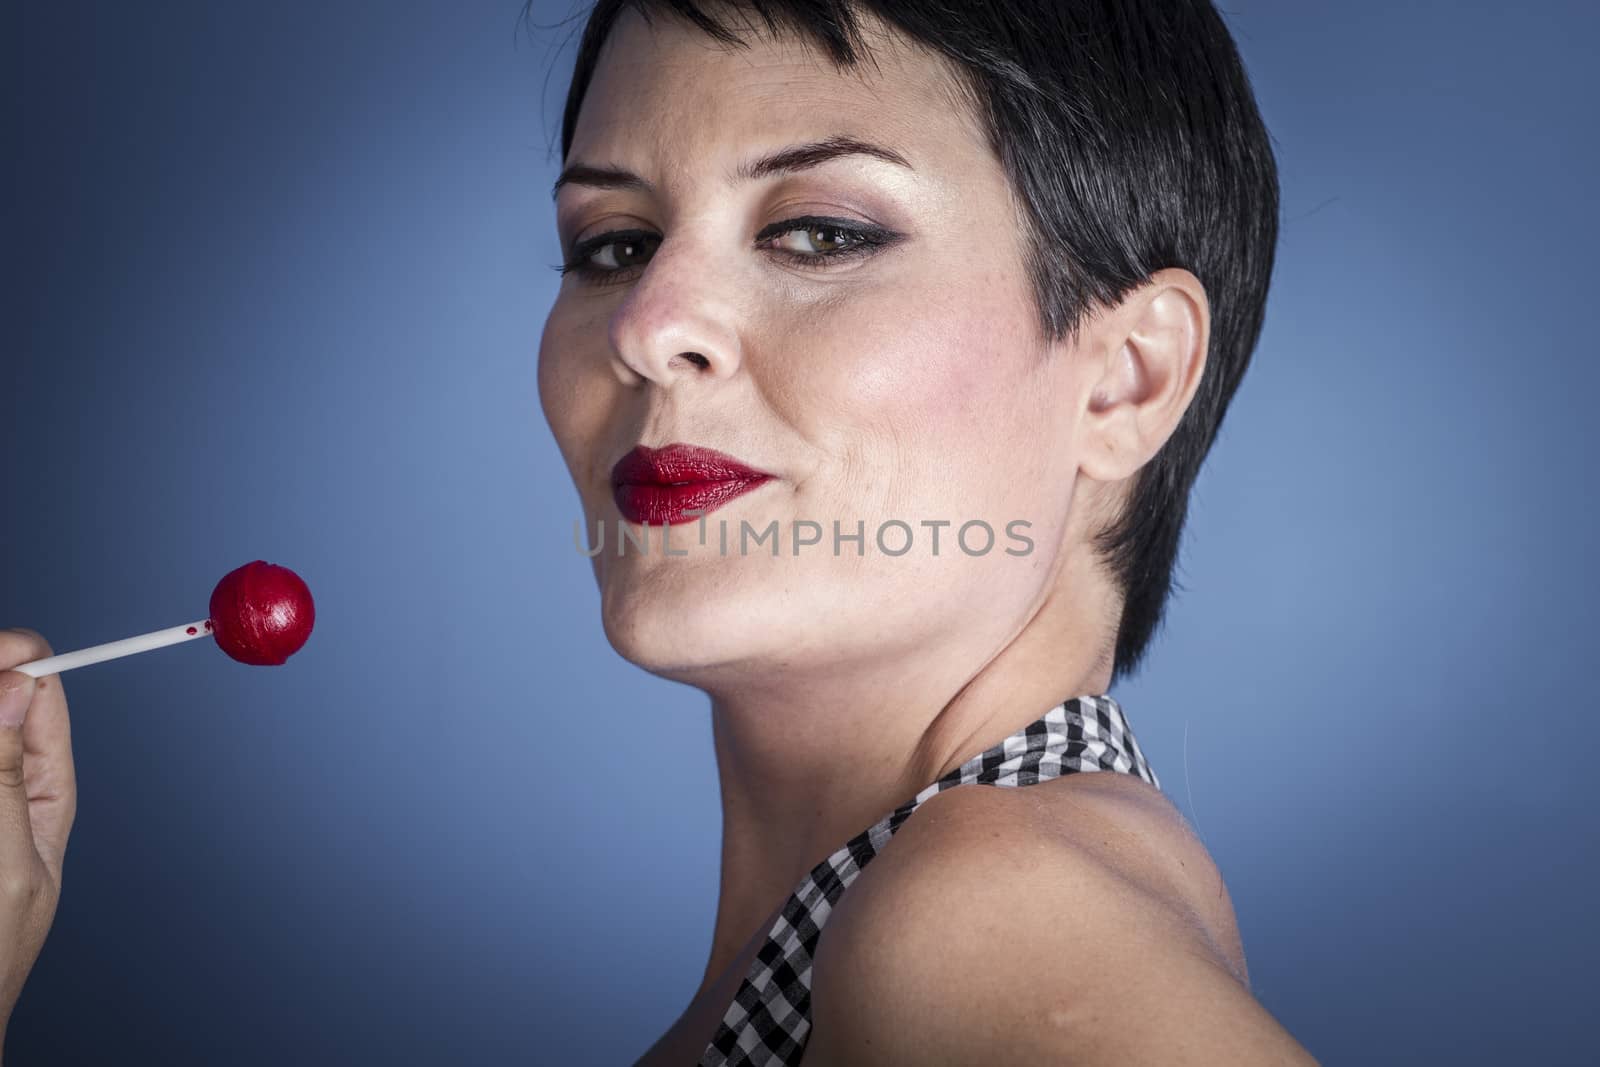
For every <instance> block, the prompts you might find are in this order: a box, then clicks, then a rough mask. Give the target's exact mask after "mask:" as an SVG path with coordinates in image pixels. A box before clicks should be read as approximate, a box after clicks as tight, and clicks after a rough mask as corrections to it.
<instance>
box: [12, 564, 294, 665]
mask: <svg viewBox="0 0 1600 1067" xmlns="http://www.w3.org/2000/svg"><path fill="white" fill-rule="evenodd" d="M316 616H317V611H316V606H315V605H314V604H312V602H311V590H310V589H308V588H307V587H306V583H305V582H303V581H301V580H300V576H299V575H298V574H296V573H295V572H294V571H292V570H290V569H289V568H288V567H280V566H278V565H277V564H276V563H268V562H266V561H265V560H260V559H258V560H254V561H252V562H250V563H246V564H245V565H244V566H243V567H237V568H235V569H233V570H231V571H229V572H228V573H227V574H224V575H223V576H222V581H220V582H218V583H217V587H216V588H215V589H213V590H212V591H211V617H210V618H208V619H199V620H197V621H195V622H191V623H187V624H183V625H179V626H169V627H167V628H166V629H165V630H152V631H151V632H150V633H147V634H140V635H139V636H138V637H128V638H124V639H123V640H121V641H109V642H107V643H106V644H103V645H92V646H90V647H89V648H80V649H78V650H77V651H76V652H63V653H61V654H60V655H58V656H49V657H47V658H45V659H36V660H34V661H33V662H32V663H24V664H22V665H20V666H17V667H13V668H11V669H12V670H14V671H21V672H22V673H23V674H31V675H33V677H35V678H40V677H43V676H44V675H46V674H57V673H59V672H61V671H69V670H71V669H72V668H74V667H83V666H87V665H88V664H90V663H100V662H102V661H104V660H108V659H116V658H117V657H118V656H131V655H133V654H134V653H135V652H146V651H148V650H150V649H152V648H162V647H164V646H166V645H175V644H177V643H178V642H179V641H192V640H194V639H195V638H196V637H204V636H205V635H206V634H208V633H215V634H216V638H217V647H219V648H221V649H222V651H224V652H226V653H227V654H228V655H230V656H232V657H233V658H234V659H236V660H238V661H239V662H240V663H249V664H252V665H254V666H258V667H276V666H278V665H280V664H282V663H283V662H284V661H285V660H287V659H288V658H289V657H290V656H292V655H294V654H295V653H296V652H298V651H300V649H301V647H302V646H303V645H304V644H305V643H306V639H307V638H308V637H310V636H311V626H312V624H313V623H314V622H315V621H316Z"/></svg>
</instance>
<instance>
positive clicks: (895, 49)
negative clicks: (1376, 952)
mask: <svg viewBox="0 0 1600 1067" xmlns="http://www.w3.org/2000/svg"><path fill="white" fill-rule="evenodd" d="M669 7H670V8H671V9H673V10H667V8H669ZM763 7H764V10H765V12H766V13H767V14H766V17H764V18H759V19H752V18H750V17H749V15H750V11H749V9H748V6H746V5H733V4H723V5H718V6H716V7H715V9H713V8H712V7H710V6H707V7H704V8H697V7H694V6H692V5H690V4H688V3H677V2H675V3H672V4H670V5H647V4H630V3H627V2H625V0H602V2H601V3H599V4H598V5H596V7H595V8H594V9H593V10H592V11H591V13H590V17H589V22H588V25H587V28H586V32H585V34H584V36H583V40H582V43H581V45H580V50H579V55H578V59H577V64H576V69H575V73H574V79H573V84H572V89H571V92H570V95H569V98H568V103H567V108H566V118H565V123H564V129H563V138H562V140H563V143H562V150H563V165H564V169H563V171H562V175H561V178H560V180H559V181H558V182H557V187H556V190H555V198H556V222H557V228H558V231H559V236H560V241H561V245H562V250H563V259H564V262H563V264H562V265H561V268H560V269H561V271H562V274H563V278H562V283H561V288H560V291H559V294H558V296H557V298H556V301H555V304H554V306H553V307H552V309H551V311H550V314H549V318H548V321H547V323H546V327H545V331H544V336H543V338H542V342H541V348H540V353H539V388H540V396H541V401H542V404H543V408H544V412H545V415H546V417H547V418H548V420H549V422H550V425H551V428H552V430H553V431H554V434H555V437H556V440H557V442H558V444H559V446H560V448H561V451H562V453H563V456H564V458H565V460H566V462H567V464H568V467H569V469H570V471H571V473H572V476H573V478H574V481H575V484H576V486H577V488H578V492H579V497H580V501H581V504H582V509H583V512H584V523H585V525H586V526H587V528H588V531H590V533H591V538H592V540H593V542H596V543H597V547H598V550H597V551H595V552H594V554H593V556H592V565H593V567H594V571H595V575H596V579H597V582H598V585H599V588H600V594H601V610H602V615H603V619H604V624H605V628H606V633H607V635H608V637H609V639H610V640H611V642H612V643H613V645H614V646H615V647H616V648H617V650H618V651H619V652H620V653H621V654H622V655H623V656H624V657H625V658H627V659H628V660H630V661H632V662H633V663H636V664H638V665H640V666H642V667H644V668H645V669H647V670H650V671H652V672H654V673H656V674H658V675H661V676H662V677H665V678H670V679H674V680H677V681H681V682H685V683H687V684H690V685H693V686H696V687H698V688H700V689H702V690H704V691H705V692H706V693H707V694H708V696H709V697H710V705H711V712H712V721H713V726H714V731H713V735H714V740H715V749H716V757H717V767H718V773H719V777H720V784H721V795H722V802H723V814H724V825H723V848H722V873H721V886H720V897H719V903H718V909H717V918H716V926H715V930H714V934H713V939H712V944H711V947H710V953H709V960H708V963H707V966H706V970H705V974H704V978H703V980H702V982H701V984H700V987H699V989H698V990H696V991H695V993H694V995H693V996H692V997H691V998H690V1001H689V1003H688V1005H687V1007H686V1008H685V1010H684V1012H683V1014H682V1016H681V1017H680V1018H679V1019H678V1020H677V1022H676V1023H675V1024H674V1025H673V1026H672V1027H671V1028H670V1029H669V1030H668V1031H667V1032H666V1033H665V1034H664V1035H662V1037H661V1038H660V1040H658V1041H657V1042H656V1043H655V1044H654V1045H653V1046H652V1047H651V1048H650V1049H649V1050H648V1051H647V1052H646V1053H645V1055H644V1057H643V1058H642V1060H641V1061H640V1062H641V1063H643V1064H647V1065H654V1064H672V1065H681V1064H687V1063H700V1064H706V1065H716V1064H735V1063H751V1064H794V1063H799V1062H801V1060H802V1057H803V1059H804V1062H805V1063H806V1064H807V1065H808V1067H828V1065H841V1064H977V1063H989V1062H1011V1061H1022V1060H1027V1061H1029V1062H1051V1063H1075V1064H1076V1063H1083V1064H1100V1063H1106V1064H1111V1063H1117V1064H1124V1063H1139V1064H1143V1063H1149V1064H1156V1063H1160V1064H1167V1063H1173V1062H1179V1061H1182V1062H1191V1063H1211V1062H1215V1063H1228V1064H1266V1063H1303V1062H1310V1058H1309V1056H1308V1055H1307V1054H1306V1052H1305V1050H1303V1049H1302V1048H1300V1046H1299V1045H1298V1044H1296V1042H1295V1041H1294V1040H1293V1038H1292V1037H1291V1036H1290V1035H1289V1034H1287V1033H1286V1032H1285V1031H1284V1030H1283V1029H1282V1027H1280V1026H1279V1025H1278V1024H1277V1023H1276V1022H1275V1021H1274V1020H1273V1019H1272V1018H1271V1016H1270V1015H1269V1014H1268V1013H1267V1012H1266V1011H1265V1010H1264V1009H1263V1008H1262V1007H1261V1006H1260V1005H1259V1004H1258V1003H1257V1002H1256V1001H1255V999H1254V998H1253V996H1252V995H1251V993H1250V989H1249V980H1248V973H1247V970H1246V962H1245V959H1244V955H1243V950H1242V946H1241V944H1240V940H1239V935H1238V931H1237V927H1236V923H1235V918H1234V915H1233V912H1232V907H1231V904H1230V903H1229V900H1228V896H1227V892H1226V889H1225V887H1224V886H1223V884H1222V881H1221V878H1220V877H1219V875H1218V872H1217V869H1216V867H1215V865H1214V864H1213V863H1212V862H1211V859H1210V857H1209V856H1208V855H1207V854H1206V852H1205V850H1204V848H1203V847H1202V846H1201V845H1200V844H1199V842H1198V841H1197V840H1196V838H1195V837H1194V835H1193V834H1191V833H1190V832H1189V830H1188V828H1187V826H1186V825H1185V823H1184V821H1183V819H1182V817H1181V815H1180V814H1179V813H1178V812H1177V811H1176V809H1175V808H1174V807H1173V806H1172V805H1171V804H1170V803H1169V802H1168V801H1167V799H1166V797H1165V796H1164V795H1163V794H1162V793H1161V791H1160V788H1159V781H1158V779H1157V778H1156V775H1155V774H1154V772H1153V771H1152V770H1151V769H1150V767H1149V765H1148V764H1147V762H1146V761H1145V759H1144V757H1143V754H1142V753H1141V752H1140V750H1139V747H1138V744H1137V742H1136V741H1135V739H1134V735H1133V732H1132V730H1131V728H1130V726H1129V723H1128V720H1127V718H1126V717H1125V716H1124V714H1123V712H1122V709H1121V708H1120V707H1119V705H1118V704H1117V702H1116V701H1115V700H1114V699H1113V698H1112V697H1110V696H1109V694H1108V693H1107V690H1108V689H1109V688H1110V687H1111V686H1112V684H1113V683H1115V682H1116V681H1117V680H1118V679H1119V678H1121V677H1126V675H1127V674H1128V672H1129V671H1131V670H1132V669H1133V668H1135V667H1136V666H1137V664H1138V663H1139V662H1140V660H1141V658H1142V656H1143V655H1144V652H1145V649H1146V646H1147V645H1148V643H1149V641H1150V638H1151V635H1152V634H1153V633H1154V631H1155V628H1156V625H1157V623H1158V622H1159V620H1160V617H1161V613H1162V610H1163V606H1164V603H1165V600H1166V597H1167V594H1168V591H1169V588H1170V583H1171V569H1172V565H1173V560H1174V558H1175V554H1176V550H1177V545H1178V540H1179V535H1180V533H1181V529H1182V524H1183V518H1184V513H1185V507H1186V499H1187V494H1188V490H1189V487H1190V486H1191V485H1192V483H1193V481H1194V478H1195V475H1196V472H1197V470H1198V467H1199V465H1200V462H1201V460H1202V459H1203V458H1204V455H1205V453H1206V451H1207V449H1208V448H1209V445H1210V443H1211V440H1212V438H1213V436H1214V435H1215V433H1216V430H1217V426H1218V424H1219V423H1220V421H1221V419H1222V416H1223V413H1224V411H1225V410H1226V406H1227V403H1228V400H1229V399H1230V398H1231V396H1232V394H1233V392H1234V390H1235V389H1236V387H1237V385H1238V382H1239V379H1240V376H1241V375H1242V373H1243V371H1244V368H1245V366H1246V364H1247V363H1248V360H1249V357H1250V353H1251V350H1252V349H1253V348H1254V345H1255V342H1256V338H1257V335H1258V333H1259V330H1260V324H1261V319H1262V313H1263V307H1264V303H1265V298H1266V291H1267V283H1268V278H1269V275H1270V273H1271V265H1272V258H1273V245H1274V242H1275V240H1276V232H1277V229H1276V212H1277V184H1276V171H1275V167H1274V164H1273V160H1272V155H1271V151H1270V148H1269V145H1268V143H1267V136H1266V131H1265V130H1264V128H1263V126H1262V123H1261V120H1260V116H1259V114H1258V112H1257V110H1256V107H1255V104H1254V102H1253V99H1252V97H1251V94H1250V90H1249V87H1248V83H1247V81H1246V79H1245V77H1244V74H1243V72H1242V70H1241V67H1240V63H1239V59H1238V56H1237V54H1236V52H1235V49H1234V47H1233V44H1232V41H1231V39H1230V38H1229V36H1228V34H1227V31H1226V29H1225V28H1224V27H1223V25H1222V23H1221V22H1220V20H1219V18H1218V17H1217V15H1216V13H1215V12H1214V10H1213V9H1212V8H1211V6H1210V4H1209V3H1206V2H1174V0H1148V2H1142V3H1141V2H1128V3H1123V4H1102V3H1088V2H1083V3H1063V2H1055V3H1050V2H1045V0H1039V2H1035V3H1016V2H1013V3H1002V4H965V5H956V4H947V5H940V4H932V3H929V4H917V3H862V4H859V5H855V6H853V7H846V6H843V5H840V4H833V3H818V2H810V3H802V2H792V3H768V4H765V5H763ZM652 10H653V11H654V14H652ZM618 533H620V534H622V535H623V536H622V537H621V539H619V538H618V537H617V534H618ZM608 534H609V536H608ZM619 550H620V551H619ZM50 654H51V650H50V649H49V647H48V646H47V645H46V644H45V643H44V641H43V639H42V638H40V637H39V636H38V635H37V634H35V633H33V632H32V631H22V630H13V631H7V632H4V633H0V656H4V657H9V658H8V659H0V663H6V664H9V665H15V664H18V663H22V662H26V661H28V660H30V659H35V658H41V657H43V656H47V655H50ZM3 677H4V678H5V679H8V680H9V679H13V678H14V677H16V678H20V677H22V676H12V675H5V676H3ZM39 686H40V687H41V688H40V689H39V690H38V691H37V692H34V690H33V685H32V683H31V681H30V682H28V683H27V684H26V686H25V692H23V693H22V694H20V695H19V696H17V697H16V698H15V699H14V700H12V701H11V703H10V705H9V707H10V710H11V711H12V712H13V713H17V712H18V709H20V710H21V711H25V712H26V713H27V715H28V720H27V724H26V727H25V731H24V732H19V731H18V730H16V729H15V728H11V729H7V730H4V731H0V733H3V735H4V736H3V737H0V769H3V770H4V771H5V772H6V773H5V774H4V775H0V785H5V783H6V782H9V783H11V784H9V785H5V788H6V789H7V790H8V792H6V794H5V797H4V798H3V800H4V802H5V804H6V813H7V818H6V819H5V820H3V822H0V826H3V827H4V829H3V833H4V835H5V836H4V841H3V848H4V849H5V853H4V855H5V862H6V867H5V871H6V885H7V887H8V889H9V892H8V894H7V896H6V901H7V904H6V908H7V911H6V916H7V926H6V927H5V929H4V930H3V931H0V933H3V934H4V935H5V936H6V937H7V938H8V940H5V941H3V942H0V951H4V952H6V953H7V955H6V958H5V963H6V966H7V981H6V984H5V986H4V990H5V992H6V994H7V995H8V996H9V998H10V999H9V1000H7V1001H5V1002H4V1004H0V1007H3V1008H5V1009H6V1014H7V1015H9V1008H10V1006H11V1004H13V1003H14V1002H15V997H16V993H17V991H18V990H20V988H21V984H22V981H23V979H24V978H25V977H26V974H27V972H28V969H29V968H30V967H31V965H32V962H33V959H34V958H35V957H36V956H37V953H38V949H39V946H40V944H42V942H43V937H44V932H45V931H46V930H47V929H48V926H49V923H50V921H51V919H52V917H53V914H54V894H55V892H56V891H57V889H56V887H59V882H60V860H61V856H62V854H63V851H64V848H65V839H66V833H67V831H68V829H69V828H70V825H71V813H72V810H73V803H74V798H75V796H76V793H75V788H74V787H73V784H72V776H71V758H70V746H69V742H68V738H67V731H66V724H67V712H66V704H65V701H64V698H63V695H62V691H61V687H60V684H59V679H56V678H54V677H49V678H46V679H43V680H41V681H40V682H39ZM29 700H31V701H32V707H31V709H30V708H29V705H28V701H29ZM5 710H6V707H4V706H0V716H3V713H4V712H5ZM7 746H8V747H7ZM25 749H26V757H24V750H25ZM24 758H26V763H24ZM24 769H25V770H26V773H24ZM1088 771H1109V772H1111V773H1098V774H1097V773H1082V772H1088ZM24 778H26V779H27V782H26V783H25V784H24V782H23V779H24ZM967 786H990V787H998V788H966V787H967ZM47 798H54V799H53V800H49V799H47ZM30 806H31V810H30ZM30 814H31V815H32V816H33V819H34V821H33V823H32V825H31V829H30V824H29V821H28V816H29V815H30ZM913 815H914V816H915V817H914V818H913V817H912V816H913ZM17 872H31V873H28V874H25V875H24V874H19V873H17ZM824 933H825V934H826V936H825V937H824V936H823V934H824Z"/></svg>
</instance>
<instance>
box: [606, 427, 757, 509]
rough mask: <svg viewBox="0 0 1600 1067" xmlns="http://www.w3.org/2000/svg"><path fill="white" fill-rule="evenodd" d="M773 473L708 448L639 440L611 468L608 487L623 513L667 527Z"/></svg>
mask: <svg viewBox="0 0 1600 1067" xmlns="http://www.w3.org/2000/svg"><path fill="white" fill-rule="evenodd" d="M772 477H773V475H771V474H768V473H767V472H766V471H758V470H756V469H754V468H753V467H747V466H745V465H744V464H743V463H740V462H739V461H738V460H736V459H734V458H733V457H732V456H729V455H726V454H724V453H722V452H717V451H714V450H712V449H709V448H698V447H696V446H694V445H683V444H670V445H665V446H663V447H661V448H650V447H648V446H646V445H639V446H638V447H636V448H635V449H634V450H633V451H631V452H629V453H628V454H627V455H625V456H623V457H622V459H620V460H618V461H617V465H616V466H615V467H613V468H612V469H611V486H612V493H613V496H614V497H615V499H616V502H617V510H619V511H620V512H622V517H623V518H625V519H627V520H628V521H629V522H638V523H649V524H651V525H654V526H666V525H671V524H675V523H683V522H692V521H694V520H695V519H698V518H699V517H700V516H699V515H686V514H684V512H686V511H695V510H698V511H700V512H702V513H706V514H709V513H710V512H712V511H714V510H716V509H717V508H719V507H721V506H722V505H723V504H726V503H727V502H728V501H730V500H732V499H733V498H734V497H737V496H741V495H743V494H744V493H748V492H749V491H750V490H752V489H754V488H756V487H757V486H759V485H761V484H762V483H763V482H766V481H769V480H770V479H771V478H772Z"/></svg>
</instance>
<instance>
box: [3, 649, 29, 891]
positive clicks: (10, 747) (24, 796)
mask: <svg viewBox="0 0 1600 1067" xmlns="http://www.w3.org/2000/svg"><path fill="white" fill-rule="evenodd" d="M37 682H38V680H37V679H36V678H33V677H31V676H29V675H26V674H23V673H22V672H21V671H4V672H0V834H4V835H5V836H6V838H7V839H8V840H9V839H12V838H15V836H16V831H17V830H18V829H25V828H26V827H27V826H28V792H27V788H26V786H25V785H24V784H23V777H22V724H23V722H24V720H26V719H27V717H28V708H29V706H30V705H32V703H33V691H34V688H35V687H36V685H37ZM24 836H27V837H29V842H28V843H29V845H30V846H31V845H32V840H31V835H27V834H25V835H24ZM3 848H4V846H3V845H0V851H3ZM5 858H6V859H9V858H10V857H5Z"/></svg>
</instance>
